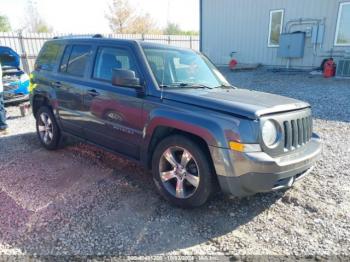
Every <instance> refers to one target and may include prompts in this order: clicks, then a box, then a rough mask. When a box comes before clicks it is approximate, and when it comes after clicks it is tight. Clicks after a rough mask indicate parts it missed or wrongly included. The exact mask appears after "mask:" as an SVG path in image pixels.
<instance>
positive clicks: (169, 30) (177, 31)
mask: <svg viewBox="0 0 350 262" xmlns="http://www.w3.org/2000/svg"><path fill="white" fill-rule="evenodd" d="M181 33H182V31H181V28H180V26H179V25H178V24H175V23H168V24H167V26H166V27H165V29H164V34H165V35H181Z"/></svg>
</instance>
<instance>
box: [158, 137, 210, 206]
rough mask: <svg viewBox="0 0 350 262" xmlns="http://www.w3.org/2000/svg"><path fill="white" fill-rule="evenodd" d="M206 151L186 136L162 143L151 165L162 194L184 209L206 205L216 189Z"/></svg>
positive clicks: (167, 139)
mask: <svg viewBox="0 0 350 262" xmlns="http://www.w3.org/2000/svg"><path fill="white" fill-rule="evenodd" d="M211 170H212V169H211V168H210V164H209V159H208V156H207V154H206V153H205V151H204V150H203V149H202V148H201V147H200V146H199V145H198V144H197V143H194V142H193V141H192V140H190V139H189V138H187V137H185V136H179V135H175V136H171V137H168V138H165V139H164V140H163V141H161V142H160V143H159V144H158V146H157V147H156V149H155V152H154V155H153V161H152V172H153V178H154V181H155V183H156V186H157V188H158V190H159V192H160V193H161V194H162V195H163V196H164V197H165V198H166V199H167V200H168V201H169V202H170V203H172V204H174V205H176V206H180V207H183V208H191V207H198V206H201V205H203V204H204V203H205V202H206V201H207V200H208V198H209V197H210V195H211V193H212V189H213V179H212V178H213V176H212V172H211Z"/></svg>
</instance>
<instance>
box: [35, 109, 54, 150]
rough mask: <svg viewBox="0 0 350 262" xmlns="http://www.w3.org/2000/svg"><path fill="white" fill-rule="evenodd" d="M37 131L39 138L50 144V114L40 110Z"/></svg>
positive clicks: (51, 130) (51, 126) (51, 133)
mask: <svg viewBox="0 0 350 262" xmlns="http://www.w3.org/2000/svg"><path fill="white" fill-rule="evenodd" d="M38 131H39V135H40V138H41V140H42V141H43V142H44V143H45V144H46V145H48V144H50V143H51V141H52V139H53V124H52V120H51V118H50V116H49V115H48V114H47V113H45V112H42V113H41V114H40V117H39V120H38Z"/></svg>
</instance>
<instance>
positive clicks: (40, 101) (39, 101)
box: [32, 94, 53, 117]
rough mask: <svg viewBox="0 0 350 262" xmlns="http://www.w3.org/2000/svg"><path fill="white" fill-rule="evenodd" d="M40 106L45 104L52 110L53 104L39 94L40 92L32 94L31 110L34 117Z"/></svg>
mask: <svg viewBox="0 0 350 262" xmlns="http://www.w3.org/2000/svg"><path fill="white" fill-rule="evenodd" d="M42 106H47V107H49V108H50V109H51V110H53V106H52V104H51V102H50V100H49V99H48V98H47V97H46V96H44V95H41V94H36V95H34V96H33V98H32V111H33V115H34V117H36V114H37V112H38V110H39V109H40V107H42Z"/></svg>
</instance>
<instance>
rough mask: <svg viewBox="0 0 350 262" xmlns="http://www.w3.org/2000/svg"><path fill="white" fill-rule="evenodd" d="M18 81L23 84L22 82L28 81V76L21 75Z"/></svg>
mask: <svg viewBox="0 0 350 262" xmlns="http://www.w3.org/2000/svg"><path fill="white" fill-rule="evenodd" d="M20 81H21V83H24V82H26V81H29V77H28V75H27V74H23V75H21V77H20Z"/></svg>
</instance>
